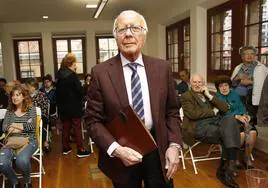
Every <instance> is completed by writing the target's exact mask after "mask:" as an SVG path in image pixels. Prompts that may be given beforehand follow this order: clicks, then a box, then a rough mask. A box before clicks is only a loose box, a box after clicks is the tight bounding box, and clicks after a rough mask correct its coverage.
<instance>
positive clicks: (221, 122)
mask: <svg viewBox="0 0 268 188" xmlns="http://www.w3.org/2000/svg"><path fill="white" fill-rule="evenodd" d="M190 83H191V90H189V91H187V92H185V93H184V94H183V95H182V96H181V98H180V100H181V104H182V109H183V112H184V118H183V122H182V131H183V137H184V142H185V143H186V144H189V145H192V144H193V143H194V141H195V139H198V140H199V141H201V142H204V143H210V144H221V146H222V156H221V161H220V166H219V168H218V170H217V173H216V175H217V178H218V179H219V180H220V181H221V182H222V183H223V184H225V185H227V186H229V187H239V185H238V184H237V183H236V182H235V180H234V178H233V176H236V175H238V172H237V170H236V166H235V160H237V149H238V148H239V146H240V141H239V126H238V124H237V122H236V121H235V119H234V117H233V116H220V115H217V110H214V108H215V107H216V108H217V109H218V111H220V112H223V113H225V112H227V111H228V104H227V103H225V102H224V101H222V100H219V99H218V98H217V97H215V96H212V95H211V94H210V93H209V91H208V88H207V87H206V86H205V83H204V78H203V77H202V76H201V75H198V74H195V75H193V76H192V77H191V80H190Z"/></svg>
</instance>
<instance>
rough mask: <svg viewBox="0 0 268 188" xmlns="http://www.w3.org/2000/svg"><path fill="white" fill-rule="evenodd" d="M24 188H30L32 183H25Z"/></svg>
mask: <svg viewBox="0 0 268 188" xmlns="http://www.w3.org/2000/svg"><path fill="white" fill-rule="evenodd" d="M24 188H32V183H25V184H24Z"/></svg>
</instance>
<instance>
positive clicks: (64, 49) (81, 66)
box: [53, 36, 86, 78]
mask: <svg viewBox="0 0 268 188" xmlns="http://www.w3.org/2000/svg"><path fill="white" fill-rule="evenodd" d="M69 52H72V53H74V54H75V55H76V58H77V70H76V72H77V74H78V75H79V77H81V78H82V77H83V75H84V74H85V73H86V53H85V37H58V36H55V37H53V55H54V70H55V74H56V73H57V71H58V70H59V68H60V64H61V61H62V59H63V58H64V56H65V55H66V54H67V53H69Z"/></svg>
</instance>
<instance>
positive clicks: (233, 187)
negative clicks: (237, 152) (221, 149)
mask: <svg viewBox="0 0 268 188" xmlns="http://www.w3.org/2000/svg"><path fill="white" fill-rule="evenodd" d="M216 177H217V178H218V179H219V180H220V181H221V182H222V183H223V184H224V185H226V186H228V187H230V188H239V185H238V184H237V183H236V182H235V180H234V179H233V176H232V173H231V172H230V169H229V162H228V161H224V160H221V162H220V167H219V168H218V170H217V173H216Z"/></svg>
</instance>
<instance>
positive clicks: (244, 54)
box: [243, 53, 255, 55]
mask: <svg viewBox="0 0 268 188" xmlns="http://www.w3.org/2000/svg"><path fill="white" fill-rule="evenodd" d="M243 55H255V53H243Z"/></svg>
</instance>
